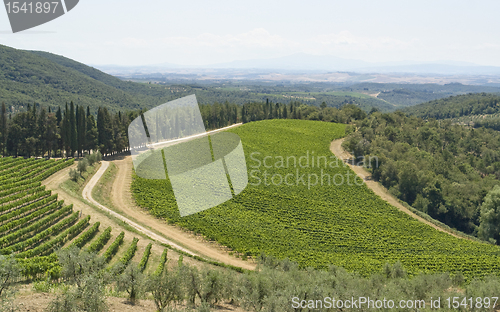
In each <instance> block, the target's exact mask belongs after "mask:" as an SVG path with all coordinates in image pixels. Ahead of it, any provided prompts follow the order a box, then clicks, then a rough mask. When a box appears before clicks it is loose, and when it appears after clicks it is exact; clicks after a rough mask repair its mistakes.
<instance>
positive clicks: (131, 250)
mask: <svg viewBox="0 0 500 312" xmlns="http://www.w3.org/2000/svg"><path fill="white" fill-rule="evenodd" d="M138 241H139V239H138V238H136V237H134V239H133V240H132V243H131V244H130V246H129V247H128V248H127V251H125V254H123V256H122V257H121V258H120V261H119V262H118V263H117V264H116V265H115V269H114V274H115V275H120V274H121V273H122V272H123V270H125V268H126V267H127V266H128V264H129V263H130V260H132V258H133V257H134V255H135V252H136V251H137V242H138Z"/></svg>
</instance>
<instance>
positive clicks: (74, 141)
mask: <svg viewBox="0 0 500 312" xmlns="http://www.w3.org/2000/svg"><path fill="white" fill-rule="evenodd" d="M68 125H69V135H70V138H71V139H70V143H71V145H70V149H71V157H74V156H75V152H76V151H77V150H78V137H77V131H76V116H75V104H73V101H71V103H70V108H69V124H68Z"/></svg>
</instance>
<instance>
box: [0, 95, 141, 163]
mask: <svg viewBox="0 0 500 312" xmlns="http://www.w3.org/2000/svg"><path fill="white" fill-rule="evenodd" d="M137 115H138V113H134V112H129V113H125V114H123V113H121V112H118V113H116V114H110V113H109V112H108V110H107V109H106V108H105V107H100V108H99V110H98V113H97V121H96V120H95V117H94V116H93V115H92V114H91V113H90V108H89V107H88V106H87V108H86V110H85V108H84V106H81V105H80V106H79V105H74V103H73V102H71V103H70V104H69V105H68V104H66V105H65V108H64V109H62V108H61V107H59V108H58V109H57V111H56V112H53V111H52V110H51V108H50V107H49V108H48V110H47V109H46V108H45V107H41V108H38V106H37V105H32V106H30V105H28V107H27V109H26V111H24V112H18V113H16V114H14V115H12V114H9V115H8V116H7V112H6V107H5V103H2V109H1V112H0V154H2V155H4V156H25V157H31V156H35V157H49V158H50V157H75V156H77V157H78V156H80V157H81V156H83V154H84V152H85V151H86V152H87V153H90V152H91V151H93V150H100V151H101V152H102V153H103V154H104V155H109V154H113V153H119V152H122V151H125V150H126V149H127V147H128V140H127V139H126V137H127V134H126V131H127V127H128V124H129V123H130V120H132V119H133V118H135V117H136V116H137Z"/></svg>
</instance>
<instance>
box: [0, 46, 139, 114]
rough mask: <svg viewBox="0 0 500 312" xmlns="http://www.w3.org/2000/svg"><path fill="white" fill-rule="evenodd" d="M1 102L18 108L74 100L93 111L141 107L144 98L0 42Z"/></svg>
mask: <svg viewBox="0 0 500 312" xmlns="http://www.w3.org/2000/svg"><path fill="white" fill-rule="evenodd" d="M0 86H1V87H0V102H5V103H6V104H7V105H8V107H12V106H13V107H14V108H15V109H17V108H19V107H20V106H25V105H27V104H33V103H39V104H41V105H45V106H52V107H55V106H59V105H64V104H65V103H66V102H70V101H73V102H75V104H83V105H89V106H90V107H91V108H92V110H93V111H95V110H97V107H98V106H104V105H106V106H107V107H108V108H109V109H111V110H118V109H125V108H127V109H138V108H139V107H140V102H139V101H138V100H137V99H136V98H134V97H133V96H132V95H130V94H128V93H127V92H125V91H122V90H120V89H117V88H115V87H113V86H109V85H106V84H105V83H103V82H101V81H98V80H95V79H93V78H91V77H90V76H87V75H84V74H82V73H81V72H79V71H77V70H75V69H73V68H70V67H66V66H62V65H59V64H57V63H54V62H52V61H50V60H48V59H46V58H44V57H40V56H39V55H37V54H35V53H31V52H27V51H22V50H16V49H13V48H9V47H6V46H0Z"/></svg>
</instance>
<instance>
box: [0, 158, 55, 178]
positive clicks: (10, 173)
mask: <svg viewBox="0 0 500 312" xmlns="http://www.w3.org/2000/svg"><path fill="white" fill-rule="evenodd" d="M30 159H33V158H30ZM41 162H44V159H43V158H41V159H37V160H34V161H31V162H30V164H29V166H26V164H20V165H17V166H15V167H12V168H10V169H8V170H5V171H3V172H1V175H0V181H2V180H7V179H9V178H11V177H17V176H21V175H24V174H26V173H28V172H30V171H31V170H33V168H36V167H37V166H38V164H39V163H41ZM47 162H50V163H52V162H53V161H47Z"/></svg>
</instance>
